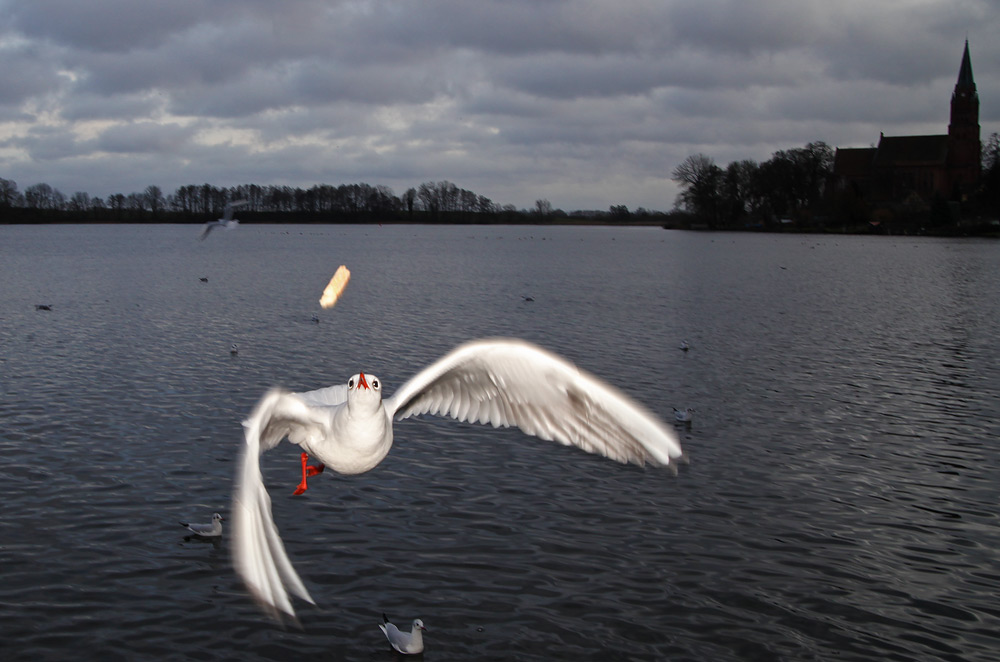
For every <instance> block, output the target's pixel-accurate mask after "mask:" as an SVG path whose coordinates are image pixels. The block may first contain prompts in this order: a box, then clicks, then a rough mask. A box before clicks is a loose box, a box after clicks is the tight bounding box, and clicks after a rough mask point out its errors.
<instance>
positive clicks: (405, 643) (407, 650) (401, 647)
mask: <svg viewBox="0 0 1000 662" xmlns="http://www.w3.org/2000/svg"><path fill="white" fill-rule="evenodd" d="M378 626H379V628H380V629H381V630H382V634H384V635H385V638H386V639H388V640H389V644H390V645H392V647H393V648H394V649H396V651H397V652H399V653H402V654H404V655H416V654H417V653H423V652H424V635H423V633H424V632H426V631H427V628H425V627H424V622H423V621H422V620H420V619H419V618H416V619H414V620H413V625H412V626H411V627H410V631H409V632H401V631H400V629H399V628H397V627H396V626H395V625H393V624H392V623H390V622H389V617H388V616H386V615H385V614H382V622H381V623H379V624H378Z"/></svg>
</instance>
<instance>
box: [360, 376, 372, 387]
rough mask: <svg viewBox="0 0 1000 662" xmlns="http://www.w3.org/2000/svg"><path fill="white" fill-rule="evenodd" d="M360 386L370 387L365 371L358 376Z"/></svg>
mask: <svg viewBox="0 0 1000 662" xmlns="http://www.w3.org/2000/svg"><path fill="white" fill-rule="evenodd" d="M358 388H369V386H368V382H367V381H366V380H365V373H361V376H360V377H358Z"/></svg>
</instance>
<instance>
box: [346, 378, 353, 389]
mask: <svg viewBox="0 0 1000 662" xmlns="http://www.w3.org/2000/svg"><path fill="white" fill-rule="evenodd" d="M347 388H354V380H353V379H348V380H347Z"/></svg>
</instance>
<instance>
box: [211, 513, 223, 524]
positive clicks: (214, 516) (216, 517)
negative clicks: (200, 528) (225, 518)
mask: <svg viewBox="0 0 1000 662" xmlns="http://www.w3.org/2000/svg"><path fill="white" fill-rule="evenodd" d="M212 521H213V522H221V521H222V515H220V514H219V513H212Z"/></svg>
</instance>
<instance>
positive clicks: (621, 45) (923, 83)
mask: <svg viewBox="0 0 1000 662" xmlns="http://www.w3.org/2000/svg"><path fill="white" fill-rule="evenodd" d="M998 33H1000V10H998V9H996V8H995V7H994V6H993V3H992V0H884V1H881V2H878V3H872V2H870V1H869V0H836V1H834V2H827V1H820V0H815V1H813V0H763V1H756V2H746V1H744V0H718V1H715V2H703V1H702V0H616V1H615V2H609V1H608V0H601V1H598V0H582V1H579V0H578V1H575V2H570V1H569V0H480V1H477V2H475V3H470V2H466V1H463V0H427V1H422V0H421V1H417V0H411V1H404V0H369V1H364V0H361V1H347V2H335V1H328V0H323V1H320V0H286V1H284V2H280V3H279V2H263V1H261V0H250V1H246V0H240V1H237V0H172V1H171V2H156V3H145V2H143V3H138V2H134V1H133V0H92V1H91V2H87V3H81V2H78V0H0V59H2V61H3V62H4V67H2V68H0V177H4V178H7V179H13V180H15V181H17V183H18V184H19V186H20V187H21V188H22V190H23V188H24V187H26V186H29V185H31V184H34V183H37V182H47V183H49V184H51V185H52V186H54V187H56V188H59V189H60V190H62V191H63V192H64V193H66V194H67V195H70V194H72V193H73V192H75V191H86V192H88V193H90V194H91V195H100V196H102V197H104V196H107V195H108V194H111V193H117V192H122V193H130V192H133V191H141V190H143V189H145V187H146V186H148V185H150V184H156V185H157V186H160V187H161V188H162V189H163V190H164V191H166V192H172V191H173V190H174V189H176V188H177V187H178V186H181V185H183V184H189V183H203V182H209V183H212V184H214V185H217V186H230V185H235V184H243V183H251V182H252V183H258V184H288V185H292V186H303V187H308V186H311V185H313V184H317V183H331V184H340V183H354V182H367V183H371V184H385V185H388V186H390V187H392V188H393V189H394V190H395V191H396V193H397V194H399V193H402V192H403V191H404V190H405V189H406V188H409V187H411V186H417V185H419V184H420V183H421V182H423V181H429V180H442V179H448V180H451V181H454V182H455V183H457V184H458V185H459V186H461V187H463V188H466V189H470V190H473V191H476V192H477V193H479V194H482V195H486V196H489V197H490V198H492V199H493V200H494V201H495V202H498V203H501V204H508V203H509V204H515V205H517V206H519V207H531V206H533V204H534V201H535V200H536V199H541V198H544V199H548V200H550V201H551V203H552V204H553V206H554V207H557V208H563V209H566V210H572V209H587V208H599V209H607V207H608V206H609V205H612V204H625V205H628V206H629V207H630V208H633V209H634V208H636V207H640V206H642V207H647V208H650V209H663V210H667V209H670V208H671V207H672V205H673V202H674V198H675V196H676V192H677V189H676V187H675V186H674V184H673V182H671V181H670V172H671V171H672V170H673V168H674V167H675V166H676V165H677V164H679V163H680V162H681V161H683V160H684V158H685V157H687V156H688V155H690V154H693V153H697V152H702V153H705V154H708V155H710V156H712V157H713V158H715V159H716V161H717V162H718V163H720V165H725V164H726V163H728V162H729V161H732V160H736V159H744V158H753V159H757V160H764V159H767V158H769V157H770V155H771V154H772V153H773V152H774V151H775V150H778V149H786V148H789V147H797V146H801V145H804V144H805V143H807V142H810V141H815V140H823V141H826V142H828V143H829V144H831V145H834V146H838V145H839V146H865V145H868V144H870V143H872V142H875V141H877V140H878V135H879V132H880V131H884V132H885V133H886V134H890V135H904V134H911V133H943V132H945V131H946V130H947V122H948V100H949V98H950V94H951V89H952V87H953V86H954V83H955V79H956V77H957V74H958V65H959V62H960V58H961V53H962V48H963V45H964V40H965V38H966V37H967V36H968V38H969V40H970V45H971V51H972V64H973V70H974V72H975V76H976V83H977V85H978V88H979V94H980V98H981V101H982V110H981V115H980V122H981V124H982V127H983V136H984V137H985V136H986V135H988V134H989V133H991V132H994V131H1000V93H998V92H1000V73H997V72H998V71H1000V67H998V64H1000V46H998V45H997V43H996V40H995V39H994V38H993V37H992V35H995V34H998Z"/></svg>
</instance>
